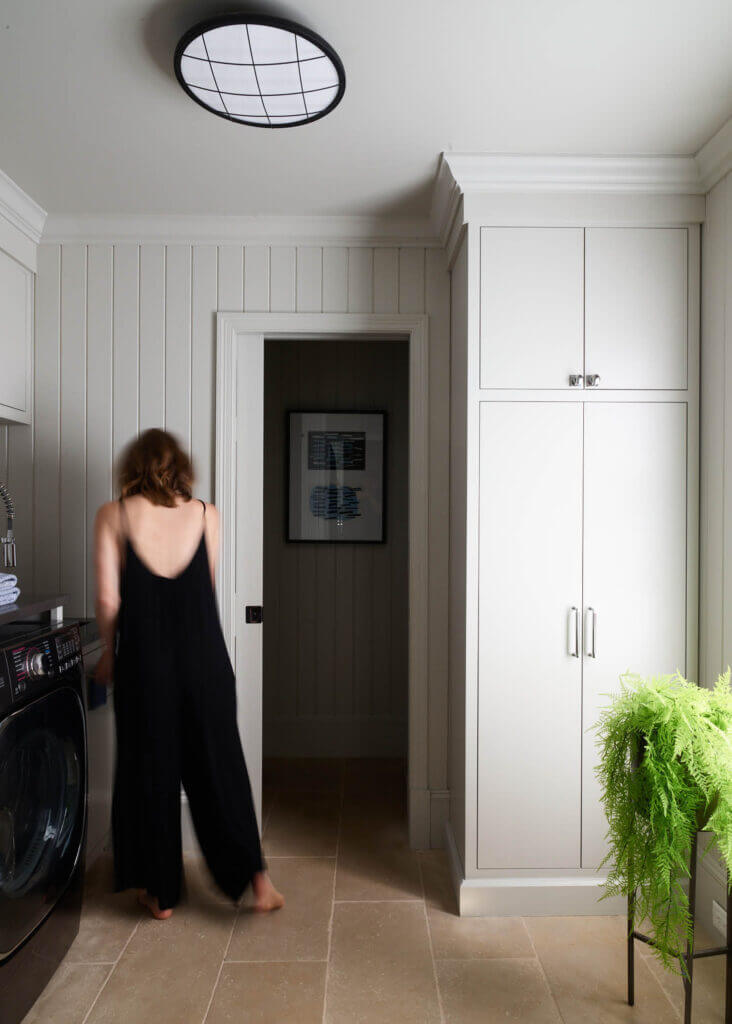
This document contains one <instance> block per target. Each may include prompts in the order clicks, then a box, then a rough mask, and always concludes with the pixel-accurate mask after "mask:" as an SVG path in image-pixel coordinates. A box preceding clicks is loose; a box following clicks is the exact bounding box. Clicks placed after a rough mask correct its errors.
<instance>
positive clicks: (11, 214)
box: [0, 171, 46, 245]
mask: <svg viewBox="0 0 732 1024" xmlns="http://www.w3.org/2000/svg"><path fill="white" fill-rule="evenodd" d="M0 214H2V216H3V217H5V219H6V220H9V221H10V223H11V224H12V225H13V226H14V227H16V228H17V229H18V231H22V232H23V234H24V235H25V236H26V237H27V238H28V239H30V241H31V242H33V243H34V245H38V243H39V242H40V240H41V235H42V233H43V227H44V224H45V223H46V211H45V210H44V209H43V207H41V206H39V205H38V203H37V202H36V201H35V199H31V197H30V196H29V195H28V193H27V192H24V191H23V189H22V188H21V187H20V185H17V184H16V183H15V182H14V181H13V179H12V178H9V177H8V175H7V174H5V173H4V172H3V171H0Z"/></svg>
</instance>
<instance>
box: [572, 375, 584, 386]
mask: <svg viewBox="0 0 732 1024" xmlns="http://www.w3.org/2000/svg"><path fill="white" fill-rule="evenodd" d="M583 380H584V377H583V376H582V374H581V373H570V375H569V386H570V387H571V388H581V387H582V381H583Z"/></svg>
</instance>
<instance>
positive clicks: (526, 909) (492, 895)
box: [445, 822, 626, 917]
mask: <svg viewBox="0 0 732 1024" xmlns="http://www.w3.org/2000/svg"><path fill="white" fill-rule="evenodd" d="M445 838H446V845H447V851H448V857H449V860H450V874H451V876H452V882H453V887H454V889H455V894H456V897H457V904H458V909H459V913H460V916H461V917H596V916H604V915H610V914H624V913H625V912H626V907H625V902H624V900H623V899H622V898H620V897H613V898H611V899H607V900H600V897H601V896H602V888H601V887H602V884H603V883H604V881H605V878H604V876H601V875H570V876H567V877H562V878H556V877H552V876H549V877H547V876H543V875H530V876H523V875H521V876H501V877H499V878H495V877H493V878H465V872H464V868H463V865H462V862H461V860H460V855H459V853H458V849H457V844H456V843H455V837H454V835H453V833H452V828H451V826H450V824H449V822H448V824H447V826H446V828H445Z"/></svg>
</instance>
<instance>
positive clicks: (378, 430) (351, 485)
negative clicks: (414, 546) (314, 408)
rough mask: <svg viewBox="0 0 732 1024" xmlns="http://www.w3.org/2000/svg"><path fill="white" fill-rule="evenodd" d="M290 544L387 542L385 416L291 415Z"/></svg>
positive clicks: (321, 413) (375, 413)
mask: <svg viewBox="0 0 732 1024" xmlns="http://www.w3.org/2000/svg"><path fill="white" fill-rule="evenodd" d="M288 420H289V430H288V437H289V444H290V459H289V500H288V510H287V539H288V540H290V541H321V542H324V543H329V544H332V543H337V542H345V543H349V544H353V543H375V542H376V543H380V542H383V540H384V444H385V436H384V432H385V421H386V414H385V413H383V412H290V413H288Z"/></svg>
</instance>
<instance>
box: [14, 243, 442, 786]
mask: <svg viewBox="0 0 732 1024" xmlns="http://www.w3.org/2000/svg"><path fill="white" fill-rule="evenodd" d="M234 310H247V311H267V310H271V311H295V310H299V311H309V312H319V311H322V312H402V313H411V312H425V313H428V314H429V316H430V382H431V383H430V467H429V468H430V509H429V516H430V567H429V569H430V723H431V725H430V751H429V757H430V786H431V788H432V789H434V790H438V791H439V790H445V789H446V784H447V783H446V773H445V771H446V770H445V758H446V753H445V744H446V726H445V721H446V707H447V600H446V588H447V557H448V554H447V553H448V539H447V518H448V498H447V495H448V481H449V469H448V437H449V414H448V405H449V277H448V274H447V269H446V262H445V254H444V252H443V250H441V249H437V248H424V247H421V246H405V247H396V246H394V247H390V246H365V245H357V246H356V245H354V246H347V245H329V246H325V247H322V246H317V245H303V246H292V245H271V246H269V245H262V244H256V245H238V244H221V245H209V244H200V245H199V244H196V245H182V244H169V245H164V244H156V243H143V244H140V245H136V244H130V243H127V242H125V243H121V244H103V243H94V244H88V245H84V244H79V243H76V242H74V243H69V244H63V245H56V244H45V245H42V246H41V247H40V252H39V272H38V279H37V286H36V309H35V316H36V351H35V393H34V403H35V419H34V426H33V427H32V428H27V427H26V428H24V427H9V428H0V474H2V475H3V476H5V477H7V478H8V479H9V483H10V486H11V489H12V491H13V494H14V497H15V498H16V504H17V506H18V509H19V520H18V544H19V554H20V559H21V564H20V566H19V572H20V574H21V577H22V579H21V582H22V583H23V585H24V586H25V588H26V589H30V588H31V587H33V588H34V589H36V590H58V589H59V588H60V589H62V590H64V591H68V592H69V593H70V595H71V600H70V602H69V608H70V611H71V612H72V613H75V614H79V615H83V614H87V615H91V614H93V605H94V586H93V566H92V560H91V557H90V553H91V543H92V527H93V521H94V514H95V512H96V509H97V507H98V506H99V504H100V503H101V502H103V501H104V500H107V499H109V498H111V497H112V496H113V493H114V488H113V462H114V459H115V458H116V457H117V455H118V454H119V452H120V451H121V449H122V448H123V447H124V445H125V444H126V443H127V442H128V441H129V440H130V438H132V437H133V436H134V435H135V434H136V433H137V432H138V430H142V429H145V428H146V427H150V426H153V425H164V426H166V427H168V428H169V429H171V430H174V431H176V432H177V433H178V434H179V435H180V436H181V438H182V440H183V441H184V443H185V444H187V445H189V446H190V448H191V450H192V452H193V457H194V460H195V463H196V466H197V469H198V475H199V493H200V494H201V495H202V496H203V497H204V498H206V499H211V498H212V497H213V494H214V480H213V467H214V452H213V446H214V402H215V394H214V371H215V336H216V335H215V319H216V312H217V311H234Z"/></svg>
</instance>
